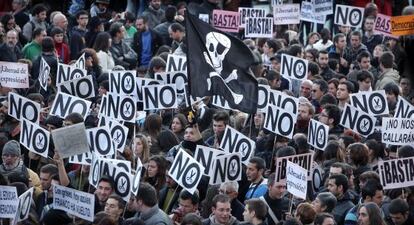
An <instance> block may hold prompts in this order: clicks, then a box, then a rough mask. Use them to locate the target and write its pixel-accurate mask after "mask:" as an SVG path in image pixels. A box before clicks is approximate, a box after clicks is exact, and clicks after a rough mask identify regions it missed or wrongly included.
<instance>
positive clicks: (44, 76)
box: [39, 57, 50, 91]
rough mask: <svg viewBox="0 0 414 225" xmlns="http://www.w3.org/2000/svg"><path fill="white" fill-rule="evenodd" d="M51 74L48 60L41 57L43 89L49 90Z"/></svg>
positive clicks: (40, 73) (41, 83) (41, 85)
mask: <svg viewBox="0 0 414 225" xmlns="http://www.w3.org/2000/svg"><path fill="white" fill-rule="evenodd" d="M49 75H50V66H49V64H47V62H46V60H45V59H44V58H43V57H41V60H40V68H39V84H40V87H42V88H43V90H45V91H46V90H47V81H48V80H49Z"/></svg>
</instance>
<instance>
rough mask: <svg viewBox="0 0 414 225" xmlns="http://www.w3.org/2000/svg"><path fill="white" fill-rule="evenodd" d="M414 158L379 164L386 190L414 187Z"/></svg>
mask: <svg viewBox="0 0 414 225" xmlns="http://www.w3.org/2000/svg"><path fill="white" fill-rule="evenodd" d="M413 168H414V157H410V158H403V159H392V160H386V161H379V162H378V170H379V175H380V179H381V184H382V187H383V188H384V189H385V190H388V189H394V188H404V187H410V186H413V185H414V170H413Z"/></svg>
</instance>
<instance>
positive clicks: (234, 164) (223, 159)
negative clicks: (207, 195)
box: [209, 153, 242, 185]
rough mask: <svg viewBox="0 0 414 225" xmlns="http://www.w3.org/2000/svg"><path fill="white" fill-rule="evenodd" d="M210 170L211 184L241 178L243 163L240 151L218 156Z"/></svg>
mask: <svg viewBox="0 0 414 225" xmlns="http://www.w3.org/2000/svg"><path fill="white" fill-rule="evenodd" d="M214 161H215V163H213V165H212V166H213V167H212V169H211V170H210V174H209V177H210V184H211V185H214V184H222V183H225V182H228V181H239V180H241V174H242V163H241V157H240V154H238V153H231V154H225V155H220V156H217V157H216V159H215V160H214Z"/></svg>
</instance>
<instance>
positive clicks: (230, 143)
mask: <svg viewBox="0 0 414 225" xmlns="http://www.w3.org/2000/svg"><path fill="white" fill-rule="evenodd" d="M220 148H221V149H223V150H224V152H226V153H233V152H236V153H239V154H240V156H241V161H242V163H243V164H245V165H247V164H248V163H249V159H250V157H252V155H254V151H255V150H256V142H254V141H253V140H251V139H250V138H248V137H247V136H246V135H244V134H242V133H240V132H238V131H237V130H236V129H234V128H232V127H231V126H226V130H225V131H224V135H223V139H222V140H221V143H220Z"/></svg>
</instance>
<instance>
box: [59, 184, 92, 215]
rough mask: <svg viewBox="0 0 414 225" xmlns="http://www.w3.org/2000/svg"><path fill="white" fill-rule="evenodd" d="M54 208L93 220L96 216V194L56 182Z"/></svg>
mask: <svg viewBox="0 0 414 225" xmlns="http://www.w3.org/2000/svg"><path fill="white" fill-rule="evenodd" d="M53 208H54V209H60V210H63V211H65V212H67V213H70V214H72V215H74V216H77V217H79V218H81V219H84V220H87V221H91V222H92V221H93V219H94V217H95V195H93V194H89V193H87V192H83V191H78V190H75V189H73V188H68V187H65V186H61V185H57V184H55V185H53Z"/></svg>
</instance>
